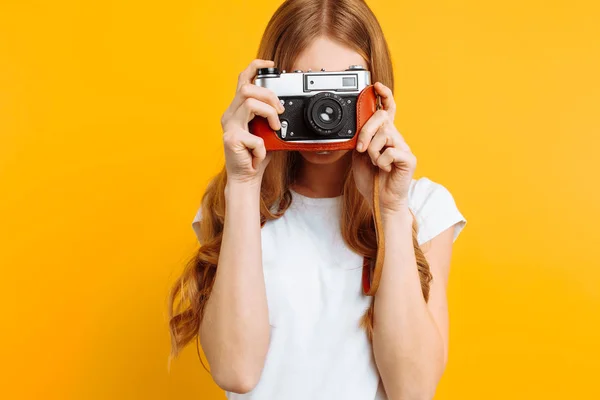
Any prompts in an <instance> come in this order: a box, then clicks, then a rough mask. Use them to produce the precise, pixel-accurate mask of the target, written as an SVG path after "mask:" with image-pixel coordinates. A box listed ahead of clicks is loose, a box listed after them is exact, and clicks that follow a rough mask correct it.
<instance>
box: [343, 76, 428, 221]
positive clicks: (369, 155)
mask: <svg viewBox="0 0 600 400" xmlns="http://www.w3.org/2000/svg"><path fill="white" fill-rule="evenodd" d="M374 86H375V91H376V92H377V94H379V96H380V97H381V102H382V105H383V109H380V110H377V111H376V112H375V113H374V114H373V115H372V116H371V117H370V118H369V120H368V121H367V122H366V123H365V124H364V125H363V127H362V129H361V131H360V132H359V134H358V141H357V145H356V150H357V151H355V152H353V154H352V173H353V175H354V180H355V182H356V186H357V188H358V190H359V191H360V193H361V194H362V195H363V196H364V197H365V198H366V199H367V201H368V202H369V204H370V205H371V209H372V207H373V204H372V200H373V176H374V172H375V170H376V168H379V169H381V171H380V172H379V189H380V191H379V205H380V211H381V213H383V214H386V213H395V212H397V211H402V210H403V209H408V189H409V187H410V183H411V180H412V177H413V174H414V171H415V168H416V166H417V158H416V157H415V155H414V154H413V153H412V152H411V151H410V147H408V144H406V142H405V141H404V138H403V137H402V135H401V134H400V132H398V130H397V129H396V127H395V126H394V116H395V113H396V103H395V101H394V96H393V94H392V91H391V89H390V88H388V87H387V86H385V85H384V84H382V83H381V82H376V83H375V85H374Z"/></svg>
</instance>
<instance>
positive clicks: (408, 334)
mask: <svg viewBox="0 0 600 400" xmlns="http://www.w3.org/2000/svg"><path fill="white" fill-rule="evenodd" d="M349 65H361V66H363V67H364V68H366V69H368V70H369V71H371V77H372V82H377V83H376V84H375V90H376V92H377V94H378V95H379V96H380V98H381V102H382V106H383V108H382V109H380V110H378V111H376V113H375V114H374V115H373V116H372V117H370V119H369V120H368V121H367V123H366V124H365V125H364V127H363V129H362V130H361V131H360V133H359V136H358V144H357V146H356V149H354V150H341V151H330V152H305V151H300V152H296V151H286V152H284V151H278V152H268V153H267V152H266V150H265V147H264V143H263V141H262V139H261V138H259V137H258V136H255V135H252V134H251V133H249V131H248V122H249V121H250V120H251V119H252V118H254V116H256V115H259V116H262V117H265V118H267V119H268V121H269V124H270V126H271V127H272V128H273V129H279V127H280V126H279V119H278V115H279V114H280V113H281V112H282V111H283V108H282V107H281V104H280V102H279V99H278V98H277V96H276V95H275V94H274V93H273V92H272V91H270V90H268V89H266V88H262V87H259V86H257V85H254V84H253V83H252V81H253V78H254V76H255V73H256V71H257V69H258V68H264V67H273V66H277V67H278V68H279V69H281V70H286V71H294V70H303V71H307V70H308V69H312V70H313V71H319V70H320V69H321V68H325V70H327V71H336V70H342V71H343V70H345V69H346V68H348V66H349ZM395 114H396V105H395V102H394V97H393V74H392V65H391V61H390V55H389V52H388V47H387V44H386V42H385V40H384V37H383V33H382V31H381V28H380V26H379V24H378V22H377V20H376V18H375V16H374V15H373V14H372V12H371V10H370V9H369V7H368V6H367V5H366V4H365V2H364V1H362V0H336V1H324V0H288V1H285V2H284V3H283V4H282V5H281V6H280V7H279V9H278V10H277V11H276V12H275V14H274V15H273V17H272V19H271V21H270V22H269V24H268V26H267V28H266V30H265V33H264V36H263V39H262V42H261V44H260V48H259V52H258V59H256V60H254V61H252V62H251V63H250V65H249V66H248V67H247V68H246V69H245V70H244V71H243V72H241V74H240V75H239V77H238V85H237V91H236V93H235V95H234V97H233V100H232V102H231V104H230V106H229V108H227V110H226V111H225V112H224V114H223V116H222V119H221V124H222V128H223V143H224V148H225V158H226V163H225V166H224V168H223V170H222V171H221V173H220V174H219V175H218V176H216V177H215V178H214V179H213V180H212V182H211V184H210V185H209V187H208V189H207V192H206V193H205V195H204V197H203V200H202V205H201V208H200V210H198V213H197V215H196V218H195V219H194V221H193V224H192V226H193V228H194V230H195V232H196V234H197V236H198V239H199V241H200V243H201V247H200V249H199V251H198V254H197V256H196V257H195V258H194V259H193V260H192V262H190V264H189V265H188V266H187V268H186V270H185V271H184V273H183V275H182V276H181V278H180V280H178V281H177V283H176V284H175V285H174V287H173V290H172V293H171V297H170V300H171V302H170V307H169V311H170V328H171V334H172V343H173V352H172V356H175V355H177V354H178V352H179V351H180V350H181V348H183V347H184V346H185V345H186V344H187V343H189V342H190V341H192V340H194V339H199V341H200V343H201V346H202V349H203V351H204V353H205V355H206V358H207V360H208V362H209V364H210V369H211V374H212V376H213V379H214V380H215V382H216V383H217V384H218V385H219V386H220V387H221V388H223V389H224V390H225V391H226V394H227V397H228V398H229V399H250V398H252V399H260V400H263V399H278V400H280V399H283V400H293V399H303V400H305V399H313V400H314V399H344V400H353V399H356V400H373V399H386V398H388V399H431V398H432V397H433V396H434V393H435V389H436V386H437V383H438V381H439V379H440V378H441V376H442V373H443V371H444V368H445V365H446V361H447V357H448V314H447V303H446V284H447V280H448V272H449V266H450V258H451V252H452V244H453V242H454V240H456V238H457V236H458V234H459V232H460V231H461V230H462V228H463V227H464V226H465V224H466V220H465V218H464V217H463V215H462V214H461V213H460V212H459V210H458V209H457V207H456V204H455V202H454V199H453V197H452V195H451V194H450V192H449V191H448V190H447V189H446V188H445V187H444V186H442V185H441V184H439V183H436V182H434V181H432V180H430V179H428V178H426V177H422V178H420V179H413V174H414V171H415V167H416V157H415V156H414V155H413V154H412V153H411V150H410V147H409V146H408V144H407V143H406V142H405V140H404V138H403V137H402V135H401V134H400V133H399V132H398V130H397V129H396V127H395V126H394V117H395ZM377 169H379V174H378V176H379V179H380V181H379V186H380V192H379V207H380V215H381V223H382V227H383V232H384V239H385V243H386V246H385V258H384V264H383V270H382V275H381V280H380V285H379V289H378V291H377V293H376V294H375V296H366V295H365V294H364V293H363V289H362V286H361V277H362V269H363V257H364V256H367V257H371V258H372V257H374V254H375V253H376V250H377V240H376V236H375V225H374V222H373V213H372V210H373V206H374V205H373V204H372V200H371V199H372V197H371V192H372V190H373V179H374V176H377V175H375V171H376V170H377ZM374 321H376V323H374Z"/></svg>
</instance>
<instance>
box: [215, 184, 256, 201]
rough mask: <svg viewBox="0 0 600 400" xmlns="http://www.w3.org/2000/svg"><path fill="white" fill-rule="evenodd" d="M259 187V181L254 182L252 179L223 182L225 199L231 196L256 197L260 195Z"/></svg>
mask: <svg viewBox="0 0 600 400" xmlns="http://www.w3.org/2000/svg"><path fill="white" fill-rule="evenodd" d="M260 188H261V183H260V182H254V181H245V182H241V181H235V180H228V181H227V183H226V184H225V189H224V192H225V199H226V200H227V199H231V198H234V197H235V198H238V197H242V198H252V197H254V196H256V197H258V196H260Z"/></svg>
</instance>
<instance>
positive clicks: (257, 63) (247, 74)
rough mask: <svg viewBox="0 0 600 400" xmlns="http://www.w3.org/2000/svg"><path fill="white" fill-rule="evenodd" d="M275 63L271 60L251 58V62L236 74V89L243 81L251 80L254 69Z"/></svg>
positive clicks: (267, 66) (254, 73)
mask: <svg viewBox="0 0 600 400" xmlns="http://www.w3.org/2000/svg"><path fill="white" fill-rule="evenodd" d="M274 65H275V62H274V61H272V60H262V59H260V58H257V59H255V60H252V62H251V63H250V64H249V65H248V66H247V67H246V69H244V70H243V71H242V72H240V74H239V75H238V84H237V89H236V90H239V88H240V86H242V85H243V84H244V83H249V82H251V81H252V78H254V76H255V75H256V70H257V69H258V68H270V67H273V66H274Z"/></svg>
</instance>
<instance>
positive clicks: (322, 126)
mask: <svg viewBox="0 0 600 400" xmlns="http://www.w3.org/2000/svg"><path fill="white" fill-rule="evenodd" d="M344 109H345V103H344V102H343V100H342V99H341V98H340V97H339V96H337V95H336V94H335V93H331V92H321V93H318V94H316V95H314V96H313V97H312V98H311V99H310V101H309V103H308V105H307V107H306V119H307V122H308V124H309V125H310V126H311V128H312V129H313V131H315V132H316V133H317V134H319V135H321V136H329V135H332V134H334V133H337V132H338V131H339V130H340V129H341V128H342V125H343V123H342V122H343V121H344Z"/></svg>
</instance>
